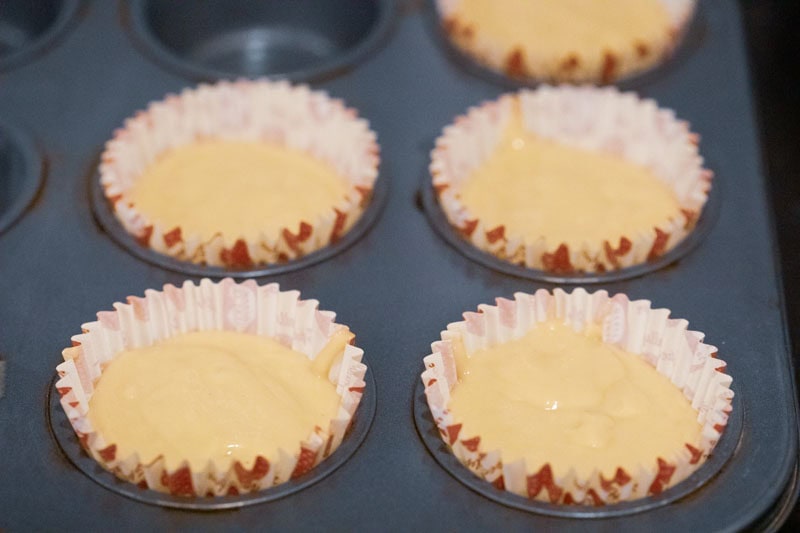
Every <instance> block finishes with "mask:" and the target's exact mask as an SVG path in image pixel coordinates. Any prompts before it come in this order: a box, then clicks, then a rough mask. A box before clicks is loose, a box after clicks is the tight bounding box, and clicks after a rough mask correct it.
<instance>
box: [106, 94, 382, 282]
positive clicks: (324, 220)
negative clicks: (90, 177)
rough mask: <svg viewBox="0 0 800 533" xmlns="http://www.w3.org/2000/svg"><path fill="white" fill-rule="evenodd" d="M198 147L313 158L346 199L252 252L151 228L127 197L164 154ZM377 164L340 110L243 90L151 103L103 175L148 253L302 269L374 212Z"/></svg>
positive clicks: (371, 140)
mask: <svg viewBox="0 0 800 533" xmlns="http://www.w3.org/2000/svg"><path fill="white" fill-rule="evenodd" d="M201 138H215V139H223V140H236V141H268V142H274V143H279V144H282V145H285V146H287V147H289V148H294V149H298V150H301V151H304V152H307V153H308V154H309V156H310V157H315V158H317V159H319V160H321V161H324V162H325V163H328V164H329V165H330V166H331V167H332V168H333V169H334V170H335V171H336V172H337V173H338V174H339V175H341V176H342V177H343V178H344V179H345V180H346V182H347V183H348V191H347V194H346V197H345V199H343V200H342V201H340V202H339V203H338V204H336V205H334V206H331V209H330V211H329V212H327V213H325V214H322V215H320V216H319V218H318V219H317V220H298V221H297V226H295V227H287V228H280V229H279V230H278V231H274V230H275V228H264V230H263V232H262V233H261V235H260V237H259V239H257V240H256V241H254V242H249V241H247V240H246V239H244V238H243V237H242V236H240V235H223V234H222V233H218V234H216V235H214V236H213V237H212V238H210V239H203V238H201V237H200V236H199V235H192V234H188V233H187V232H186V231H184V230H183V228H181V227H180V226H178V227H166V226H165V225H164V224H163V223H160V222H159V221H158V220H150V219H148V218H147V217H146V216H145V215H144V214H143V213H141V212H139V211H138V210H137V208H136V206H135V205H134V204H133V202H132V201H131V199H130V197H129V195H128V191H129V190H130V188H131V187H132V185H133V184H134V183H135V181H136V179H137V178H138V177H139V176H140V175H141V174H142V173H143V172H144V171H145V169H147V168H148V167H149V166H150V165H151V164H152V163H153V162H154V161H155V160H156V158H157V157H158V156H159V155H160V154H162V153H163V152H165V151H166V150H168V149H170V148H175V147H178V146H183V145H187V144H190V143H192V142H193V141H195V140H197V139H201ZM379 160H380V157H379V147H378V144H377V141H376V136H375V133H374V132H373V131H372V130H370V129H369V125H368V123H367V121H366V120H364V119H360V118H358V114H357V112H356V111H355V110H354V109H352V108H347V107H345V105H344V103H343V102H342V101H341V100H337V99H333V98H330V97H329V96H328V95H327V94H326V93H324V92H321V91H312V90H310V89H309V88H308V87H307V86H302V85H301V86H292V85H290V84H289V83H288V82H285V81H278V82H271V81H267V80H258V81H250V80H239V81H236V82H225V81H223V82H219V83H217V84H215V85H200V86H199V87H197V88H196V89H186V90H184V91H183V92H181V93H180V95H169V96H167V97H166V98H165V99H164V100H163V101H160V102H154V103H151V104H150V105H149V106H148V108H147V110H146V111H141V112H139V113H137V114H136V115H135V116H133V117H132V118H129V119H127V120H126V121H125V125H124V127H123V128H122V129H120V130H117V131H115V132H114V137H113V138H112V139H111V140H110V141H109V142H108V143H106V147H105V151H104V152H103V154H102V157H101V163H100V169H99V170H100V183H101V185H102V187H103V190H104V192H105V196H106V198H107V199H108V201H109V202H110V204H111V206H112V208H113V211H114V214H115V215H116V217H117V219H118V220H119V222H120V223H121V224H122V226H123V227H124V228H125V230H126V231H128V232H129V233H130V234H132V235H133V236H135V237H136V238H137V239H138V240H139V242H140V243H141V244H142V245H143V246H148V247H150V248H152V249H153V250H156V251H157V252H160V253H162V254H166V255H169V256H172V257H175V258H177V259H180V260H183V261H191V262H193V263H201V264H207V265H211V266H221V267H227V268H234V269H239V268H249V267H252V266H254V265H258V264H269V263H276V262H281V261H288V260H291V259H296V258H299V257H302V256H304V255H306V254H309V253H311V252H313V251H315V250H318V249H320V248H322V247H324V246H327V245H329V244H333V243H335V242H336V241H337V240H338V239H339V238H340V237H341V236H342V235H344V234H345V233H346V232H347V231H348V230H349V229H350V227H351V226H352V225H353V224H354V223H355V222H356V220H358V218H359V217H360V216H361V214H362V212H363V210H364V208H365V206H366V205H367V204H368V202H369V200H370V197H371V194H372V189H373V185H374V183H375V180H376V178H377V175H378V163H379ZM220 178H221V179H224V176H221V177H220Z"/></svg>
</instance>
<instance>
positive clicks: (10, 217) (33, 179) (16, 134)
mask: <svg viewBox="0 0 800 533" xmlns="http://www.w3.org/2000/svg"><path fill="white" fill-rule="evenodd" d="M42 178H43V175H42V161H41V158H40V156H39V153H38V151H37V149H36V146H35V144H34V142H33V140H32V139H31V138H29V137H28V136H27V135H26V134H25V133H23V132H22V131H20V130H18V129H17V128H14V127H12V126H11V125H8V124H3V123H0V235H2V233H3V232H4V231H6V230H7V229H9V228H10V227H11V226H12V225H13V224H14V222H16V221H17V220H18V219H19V218H20V217H21V216H22V214H23V213H24V212H25V209H26V208H27V207H28V206H29V205H30V203H31V202H32V201H33V199H34V197H35V196H36V193H37V192H38V191H39V188H40V187H41V184H42Z"/></svg>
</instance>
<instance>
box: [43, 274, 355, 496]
mask: <svg viewBox="0 0 800 533" xmlns="http://www.w3.org/2000/svg"><path fill="white" fill-rule="evenodd" d="M299 297H300V293H299V292H298V291H281V290H279V287H278V284H277V283H270V284H268V285H257V284H256V282H255V281H253V280H248V281H245V282H243V283H241V284H237V283H235V282H234V281H233V280H231V279H229V278H226V279H224V280H222V281H220V282H219V283H214V282H212V281H211V280H208V279H204V280H202V281H201V282H200V284H199V285H194V284H193V283H192V282H190V281H186V282H185V283H184V284H183V286H182V287H180V288H177V287H175V286H173V285H169V284H168V285H164V290H163V291H155V290H152V289H150V290H147V291H145V296H144V298H141V297H136V296H129V297H128V303H127V304H123V303H115V304H114V311H102V312H99V313H97V321H95V322H90V323H88V324H84V325H83V326H81V328H82V330H83V333H81V334H80V335H76V336H74V337H72V344H73V346H72V347H71V348H67V349H65V350H64V352H63V355H64V362H63V363H61V364H60V365H58V367H57V371H58V375H59V380H58V382H57V383H56V388H57V390H58V392H59V394H60V395H61V406H62V407H63V409H64V411H65V413H66V414H67V417H68V418H69V421H70V423H71V424H72V427H73V429H74V430H75V433H76V434H77V436H78V440H79V441H80V443H81V446H83V448H84V449H85V450H86V452H87V453H88V454H89V455H91V456H92V457H93V458H94V459H95V460H96V461H97V462H98V463H100V465H101V466H102V467H103V468H105V469H106V470H109V471H110V472H112V473H113V474H115V475H116V476H117V477H119V478H121V479H124V480H127V481H130V482H131V483H135V484H137V485H139V486H140V487H141V488H149V489H152V490H156V491H159V492H165V493H169V494H172V495H175V496H185V497H194V496H224V495H235V494H243V493H247V492H254V491H258V490H262V489H265V488H268V487H271V486H274V485H278V484H280V483H283V482H285V481H288V480H290V479H294V478H296V477H298V476H301V475H303V474H305V473H306V472H308V471H309V470H311V469H312V468H313V467H314V466H316V465H317V464H318V463H319V462H320V461H322V460H323V459H325V458H326V457H328V456H329V455H330V454H332V453H333V452H334V451H335V450H336V449H337V448H338V446H339V444H341V442H342V439H343V438H344V436H345V433H346V432H347V430H348V428H349V427H350V424H351V422H352V420H353V416H354V413H355V411H356V409H357V408H358V405H359V402H360V401H361V396H362V394H363V392H364V387H365V382H364V375H365V373H366V370H367V367H366V366H365V365H364V364H362V363H361V358H362V355H363V353H364V352H363V350H361V349H360V348H356V347H355V346H351V345H347V346H346V347H345V350H344V352H343V354H342V356H341V360H340V361H338V362H336V363H335V364H334V365H333V366H332V367H331V370H330V372H329V374H328V379H329V380H330V381H331V383H334V384H335V385H336V392H337V393H338V394H339V396H340V397H341V401H340V406H339V412H338V415H337V417H336V418H335V419H332V420H331V421H330V424H329V426H328V427H325V428H320V427H315V428H310V429H309V435H308V438H307V439H306V440H305V441H303V442H299V443H298V446H297V449H295V450H279V457H280V459H279V460H278V461H277V462H276V463H270V462H269V461H268V460H267V459H266V458H265V457H263V456H258V457H256V458H255V461H254V463H253V467H252V468H251V469H247V468H245V467H244V466H243V465H242V464H241V463H240V462H238V461H236V462H234V463H233V464H232V465H231V466H230V468H229V469H228V470H222V469H220V468H218V467H216V466H215V465H213V464H209V465H208V466H207V467H206V468H205V469H203V470H199V471H192V470H191V468H190V466H189V464H188V462H186V461H184V462H183V463H182V464H181V465H180V466H179V467H177V468H176V469H174V470H172V471H169V470H168V469H167V468H166V465H165V463H164V459H163V457H162V456H159V457H156V458H155V459H153V460H152V461H150V462H149V463H143V462H142V461H141V460H140V458H139V457H138V456H137V455H136V454H133V455H131V456H130V457H119V456H118V455H117V453H116V451H117V447H116V445H115V444H114V443H113V442H107V441H106V440H105V439H104V438H103V435H101V434H100V433H98V432H97V431H95V430H94V428H93V427H92V423H91V421H90V419H89V418H88V411H89V401H90V400H91V398H92V393H93V391H94V384H95V383H96V382H97V380H98V379H99V378H100V376H101V375H102V373H103V369H104V368H105V367H106V365H107V364H109V363H110V362H111V361H112V360H113V359H114V357H116V356H117V354H119V353H120V352H121V351H122V350H126V349H131V348H137V347H144V346H149V345H152V344H153V343H155V342H156V341H158V340H160V339H165V338H169V337H172V336H175V335H178V334H181V333H185V332H190V331H198V330H226V331H238V332H243V333H249V334H254V335H261V336H264V337H271V338H274V339H275V340H277V341H279V342H280V343H281V344H283V345H285V346H287V347H289V348H291V349H294V350H297V351H299V352H302V353H304V354H306V355H307V356H308V357H309V358H310V359H312V360H313V359H314V358H315V357H316V356H317V354H318V353H319V351H320V350H321V349H322V348H323V347H324V346H325V345H326V344H327V342H328V340H329V339H330V338H331V336H333V335H334V333H336V332H337V331H339V330H341V329H347V326H343V325H340V324H336V323H335V322H334V319H335V317H336V315H335V313H333V312H330V311H320V310H319V309H318V308H317V306H318V302H317V301H316V300H301V299H299ZM270 451H272V450H270Z"/></svg>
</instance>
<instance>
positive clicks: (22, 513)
mask: <svg viewBox="0 0 800 533" xmlns="http://www.w3.org/2000/svg"><path fill="white" fill-rule="evenodd" d="M213 3H214V2H212V1H210V0H204V1H198V2H192V3H191V6H190V5H189V4H188V3H187V2H181V1H176V0H172V1H168V0H136V1H130V2H102V1H93V2H90V1H87V0H84V1H79V0H47V1H45V0H42V1H41V2H36V3H35V4H36V5H37V8H36V9H33V8H31V7H30V5H32V4H33V3H30V2H27V1H25V0H6V1H3V2H2V3H0V357H1V358H2V359H4V360H5V362H6V390H5V397H4V398H2V399H0V452H2V453H0V529H8V530H28V529H37V530H41V529H56V528H59V529H67V530H77V529H98V528H102V529H106V528H110V527H114V528H115V529H118V530H141V529H145V528H146V529H184V528H185V529H189V528H191V529H193V530H195V529H196V530H205V529H209V530H210V529H214V530H219V529H243V528H245V529H256V528H264V527H271V528H276V529H298V530H319V529H323V528H325V529H333V530H353V529H356V528H359V529H364V530H370V531H383V530H408V529H412V528H419V529H425V530H435V529H445V530H488V529H497V528H501V529H504V530H523V529H525V530H529V529H538V528H560V529H565V530H577V529H581V530H582V529H609V530H610V529H620V528H625V529H645V528H648V529H657V530H735V529H742V528H746V527H754V528H760V529H774V528H776V527H778V526H779V525H780V523H782V521H783V520H785V517H786V513H787V512H788V511H789V510H790V509H791V508H792V506H793V505H794V502H795V498H796V492H797V491H796V486H797V479H796V478H797V467H798V465H797V433H798V423H797V414H796V411H795V391H794V384H793V380H792V371H791V362H790V357H789V342H788V339H787V329H786V325H785V318H784V311H783V302H782V289H781V279H780V273H779V270H778V268H777V263H776V259H775V257H776V255H775V240H774V236H773V233H772V221H771V214H770V210H769V209H770V208H769V205H768V203H767V201H766V195H765V182H764V176H763V172H762V169H761V156H760V147H759V145H758V140H757V137H756V130H755V124H754V116H753V106H752V102H751V96H750V93H751V91H750V82H749V78H748V73H747V67H746V60H745V51H744V36H743V34H742V28H741V23H740V20H739V13H738V10H737V6H736V4H735V3H732V2H713V1H702V2H701V6H700V9H699V12H698V14H697V18H696V20H695V21H694V22H693V25H692V27H691V28H690V31H689V32H688V33H687V35H686V40H685V42H684V44H683V45H682V46H681V49H680V51H679V52H678V56H677V57H676V58H675V60H674V61H672V62H671V63H669V64H667V65H666V66H664V67H662V68H658V69H656V70H654V71H653V72H650V73H648V74H647V75H644V76H641V77H637V78H634V79H631V80H626V81H625V82H623V83H622V87H623V88H625V89H631V90H636V91H638V92H639V93H640V94H642V95H643V96H646V97H652V98H655V99H656V100H657V101H658V102H659V104H660V105H662V106H664V107H670V108H672V109H675V111H676V112H677V114H678V116H679V117H681V118H684V119H686V120H688V121H690V122H691V124H692V128H693V130H694V131H696V132H698V133H700V134H701V136H702V141H701V145H700V146H701V153H702V154H703V155H704V156H705V158H706V161H707V166H708V167H709V168H711V169H712V170H714V172H715V174H716V177H715V181H714V190H713V192H712V198H711V199H712V203H711V204H710V206H711V210H710V211H709V212H708V214H707V216H706V215H704V216H706V218H707V220H704V221H703V224H702V225H701V227H700V229H701V232H700V233H698V234H697V235H696V236H695V237H694V241H692V242H690V246H689V247H688V248H687V249H686V250H684V251H682V252H681V253H679V254H677V255H676V256H674V257H671V258H669V260H668V261H664V262H663V263H660V264H658V265H655V267H654V268H649V269H647V268H646V269H641V270H640V271H633V272H632V273H628V274H626V275H624V276H617V277H614V276H611V277H608V278H602V277H601V278H600V279H585V280H583V281H584V282H585V283H586V285H587V288H588V289H589V290H598V289H605V290H608V291H609V292H612V293H613V292H625V293H627V294H628V295H630V297H631V298H646V299H649V300H651V301H652V302H653V304H654V306H657V307H666V308H669V309H671V310H672V314H673V316H676V317H681V318H686V319H687V320H688V321H689V322H690V327H691V328H692V329H696V330H699V331H703V332H705V333H706V341H707V342H709V343H711V344H715V345H716V346H718V347H719V350H720V355H721V357H723V358H724V359H725V360H726V361H727V362H728V371H729V373H730V374H731V375H732V376H733V378H734V385H733V387H734V389H735V391H736V393H737V397H736V398H737V399H736V402H735V404H734V407H735V409H736V413H737V414H736V415H735V417H734V418H733V419H732V420H733V423H732V426H731V427H730V428H729V430H732V431H731V432H730V433H729V434H728V436H726V439H727V440H726V441H724V442H723V443H721V448H720V451H719V455H718V456H717V457H716V458H712V462H713V464H712V466H711V467H710V468H711V469H712V470H714V471H712V472H711V473H708V475H701V477H700V478H694V479H695V480H697V479H699V480H700V481H699V482H697V483H694V484H693V485H691V486H686V485H685V486H683V487H681V488H680V489H678V490H676V491H674V492H672V493H670V494H669V495H667V496H668V497H665V498H664V499H663V500H658V499H652V500H651V499H647V500H645V501H642V502H640V503H639V504H634V505H627V506H623V507H620V508H619V509H613V508H609V509H598V510H595V511H592V510H587V509H585V508H580V509H577V508H576V509H575V510H574V512H572V511H571V510H570V509H564V508H561V509H557V510H555V511H554V512H552V513H548V512H547V511H541V510H538V511H537V510H535V509H534V510H531V509H529V508H527V506H526V505H525V502H524V501H522V502H520V501H514V500H513V498H503V497H495V496H497V495H493V494H489V495H488V496H487V495H486V487H483V486H480V483H478V481H479V480H477V478H475V479H472V478H468V477H465V476H464V475H463V472H461V471H459V470H458V468H459V466H460V465H457V464H453V463H452V461H450V462H448V457H447V455H443V454H442V452H441V447H439V448H437V447H436V446H435V444H433V443H435V442H436V441H435V440H431V439H430V421H429V420H428V419H426V418H425V417H426V416H427V415H426V413H425V406H424V403H423V402H422V401H421V398H420V387H419V386H418V383H419V374H420V372H421V371H422V358H423V357H424V356H425V355H427V354H428V353H429V349H430V347H429V345H430V343H431V342H432V341H434V340H436V339H437V338H438V335H439V332H440V330H442V329H443V328H444V327H445V326H446V324H447V323H448V322H452V321H456V320H459V318H460V315H461V313H462V312H464V311H470V310H474V309H475V308H476V307H477V305H478V304H480V303H491V302H493V301H494V298H496V297H499V296H504V297H509V296H511V295H512V294H513V293H514V292H515V291H527V292H532V291H535V290H536V289H538V288H542V287H544V288H547V289H552V288H554V287H556V286H558V285H556V284H555V282H563V281H569V282H570V285H569V286H567V287H565V288H567V290H569V287H571V286H575V285H576V283H575V280H555V279H550V280H548V279H543V278H536V279H530V276H526V275H525V273H524V272H523V273H520V272H514V271H513V269H504V268H501V267H498V266H497V265H493V264H492V263H491V262H490V261H487V260H486V259H485V258H480V257H477V256H471V255H469V253H468V252H465V251H464V250H463V249H459V243H458V242H456V241H454V240H453V239H451V238H448V237H447V236H446V235H444V233H443V231H444V230H443V228H442V227H440V225H439V226H437V221H436V217H437V212H436V205H435V201H433V202H432V201H431V198H430V195H429V191H427V190H426V186H427V183H428V180H427V165H428V153H429V151H430V150H431V148H432V147H433V142H434V140H435V138H436V137H437V136H438V134H439V133H440V132H441V130H442V128H443V127H444V126H445V125H447V124H449V123H450V122H451V121H452V120H453V118H454V117H455V116H457V115H459V114H462V113H463V112H464V111H465V110H466V109H467V108H468V107H469V106H472V105H476V104H478V103H480V102H481V101H483V100H487V99H492V98H496V97H497V96H498V95H499V94H501V93H503V92H505V91H508V90H512V89H514V88H515V87H517V86H518V84H517V83H515V82H513V81H510V80H506V79H504V78H502V77H500V76H497V75H492V74H490V73H487V72H486V71H485V70H484V69H481V68H479V67H475V66H474V65H471V64H470V63H469V62H468V61H466V60H465V59H464V58H463V57H461V56H460V55H459V54H458V53H455V52H454V51H453V50H452V48H451V47H450V46H449V45H447V43H446V41H445V39H443V37H442V35H441V34H440V33H439V30H438V27H437V25H436V22H435V16H434V14H433V10H432V6H431V5H430V3H428V2H423V1H420V0H327V1H326V2H320V1H318V0H317V1H314V0H302V1H301V0H297V1H293V2H283V1H278V0H274V1H264V2H248V3H239V2H226V3H225V7H222V8H220V7H216V8H215V7H210V6H211V5H212V4H213ZM20 5H22V6H23V7H19V6H20ZM25 6H27V7H25ZM187 12H188V13H189V14H188V15H187ZM187 17H188V18H187ZM264 72H266V73H270V74H275V75H278V76H281V77H288V78H290V79H292V80H295V81H298V82H308V83H311V84H312V85H313V86H314V87H317V88H322V89H325V90H327V91H329V92H330V93H331V94H332V95H333V96H336V97H340V98H343V99H344V100H345V101H346V102H347V104H348V105H350V106H353V107H355V108H357V109H358V110H359V112H360V113H361V115H362V116H364V117H366V118H367V119H368V120H369V121H370V123H371V125H372V127H373V129H375V130H376V131H377V133H378V137H379V142H380V145H381V158H382V162H381V169H380V178H379V192H380V194H379V195H378V196H377V199H378V200H379V201H378V202H376V203H375V207H374V208H373V211H374V212H370V213H369V216H368V217H367V218H366V219H365V223H364V224H363V226H364V227H363V228H359V229H358V231H357V232H356V233H354V234H353V237H352V238H351V239H350V240H349V241H348V242H346V243H344V245H342V246H340V247H339V248H337V249H335V250H333V251H332V252H330V253H328V252H326V253H323V254H320V255H319V256H317V257H314V258H311V260H308V261H306V262H303V263H298V264H287V265H280V266H278V267H273V268H266V269H261V270H260V271H258V272H251V273H241V275H243V276H251V277H255V278H256V279H257V280H258V281H259V282H260V283H267V282H273V281H277V282H279V283H280V284H281V286H282V287H283V288H293V289H299V290H300V291H301V292H302V294H303V296H304V297H306V298H316V299H318V300H319V301H320V302H321V307H322V308H324V309H330V310H334V311H336V313H337V314H338V320H339V321H340V322H342V323H345V324H348V325H349V326H350V327H351V328H352V330H353V331H354V332H355V333H356V335H357V339H358V345H359V346H361V347H363V348H364V350H365V352H366V360H367V362H368V365H369V368H370V374H371V376H372V381H371V382H370V383H371V384H370V386H369V387H368V390H367V395H368V396H370V398H371V399H370V400H368V401H367V403H366V404H365V406H366V407H368V409H365V410H364V412H363V413H361V415H362V416H361V418H359V419H357V422H356V425H355V426H354V429H353V432H351V434H350V435H348V437H347V439H350V440H349V441H348V440H347V439H346V443H345V444H344V445H343V450H341V451H343V452H345V453H344V454H343V455H344V456H345V457H342V458H341V460H338V459H336V460H335V464H333V463H332V464H331V465H329V466H328V467H326V468H327V469H326V470H325V471H321V472H319V473H318V474H319V476H318V477H319V478H318V479H309V480H301V481H300V482H299V483H297V484H296V485H295V486H292V487H289V488H287V489H286V490H285V491H283V492H280V489H279V490H277V491H276V490H275V489H271V490H270V491H267V492H266V493H265V494H264V495H263V497H260V498H258V501H246V502H241V501H236V500H230V501H228V500H225V501H224V502H207V501H206V502H202V501H201V502H199V505H183V502H181V501H177V502H175V501H167V500H169V499H164V498H157V497H153V496H152V495H151V494H149V493H148V492H147V491H139V489H136V488H135V487H125V486H124V485H122V484H120V483H118V482H115V480H114V478H113V477H111V476H110V474H108V473H106V472H105V471H102V470H101V469H99V468H95V467H93V465H92V464H91V463H88V462H87V457H86V456H85V455H82V452H80V450H78V449H77V445H76V443H75V442H74V439H73V440H70V438H69V432H68V431H67V430H68V428H67V427H66V426H65V424H66V422H65V421H64V418H63V416H61V417H60V418H59V416H60V415H59V412H58V410H57V408H56V406H55V404H54V402H53V394H52V392H53V387H52V384H53V381H52V380H53V375H54V368H55V366H56V364H57V363H58V362H59V361H60V359H61V356H60V352H61V349H62V348H63V347H65V346H67V345H68V344H69V339H70V337H71V336H72V335H73V334H75V333H78V332H79V331H80V325H81V324H82V323H84V322H87V321H90V320H92V319H93V318H94V315H95V313H96V312H97V311H100V310H106V309H110V308H111V304H112V303H113V302H115V301H121V300H123V299H124V298H125V297H126V296H128V295H141V294H143V293H144V291H145V289H148V288H160V287H161V286H162V285H163V284H165V283H181V282H182V281H184V280H185V279H193V280H198V279H200V277H201V276H202V275H209V276H212V277H219V276H220V275H223V273H222V272H220V271H209V272H206V271H202V270H192V269H191V268H190V269H185V268H183V267H182V266H181V265H173V264H166V263H163V262H161V263H160V262H159V261H158V260H155V259H153V258H151V257H148V256H147V255H146V254H143V253H142V252H141V250H139V251H137V250H135V249H133V248H131V245H130V243H125V242H123V239H124V236H120V235H119V234H118V232H116V230H115V229H114V223H115V222H114V220H113V218H109V217H108V216H107V215H108V213H107V212H103V205H102V203H98V202H97V201H96V200H97V198H96V197H95V198H94V200H93V195H94V196H96V193H97V189H96V179H97V174H96V167H97V162H98V157H99V153H100V151H101V150H102V146H103V144H104V143H105V141H106V140H107V139H109V138H110V136H111V134H112V132H113V130H114V129H115V128H117V127H119V126H120V125H121V124H122V122H123V120H124V119H125V118H126V117H128V116H130V115H132V114H133V113H134V112H135V111H137V110H139V109H142V108H144V107H145V106H146V105H147V104H148V103H149V102H150V101H153V100H158V99H161V98H162V97H163V96H165V95H166V94H167V93H170V92H177V91H180V90H181V89H183V88H184V87H187V86H192V85H194V84H195V83H197V82H198V81H200V80H216V79H220V78H223V77H229V78H235V77H237V76H241V75H246V76H251V77H252V76H256V75H259V74H262V73H264ZM381 199H383V201H380V200H381ZM520 274H522V275H520ZM578 284H580V283H578ZM372 408H374V417H373V416H372ZM370 422H371V425H370ZM426 424H427V425H426ZM426 432H427V433H426ZM362 439H363V442H362ZM429 448H430V449H429ZM707 470H708V469H707ZM690 481H691V480H690ZM120 485H122V488H120ZM137 491H139V492H138V493H137ZM195 503H198V502H195ZM176 506H177V507H184V508H183V509H176V508H175V507H176ZM209 507H211V508H214V509H215V510H212V511H211V512H209V511H208V508H209ZM197 508H203V510H198V509H197Z"/></svg>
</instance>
